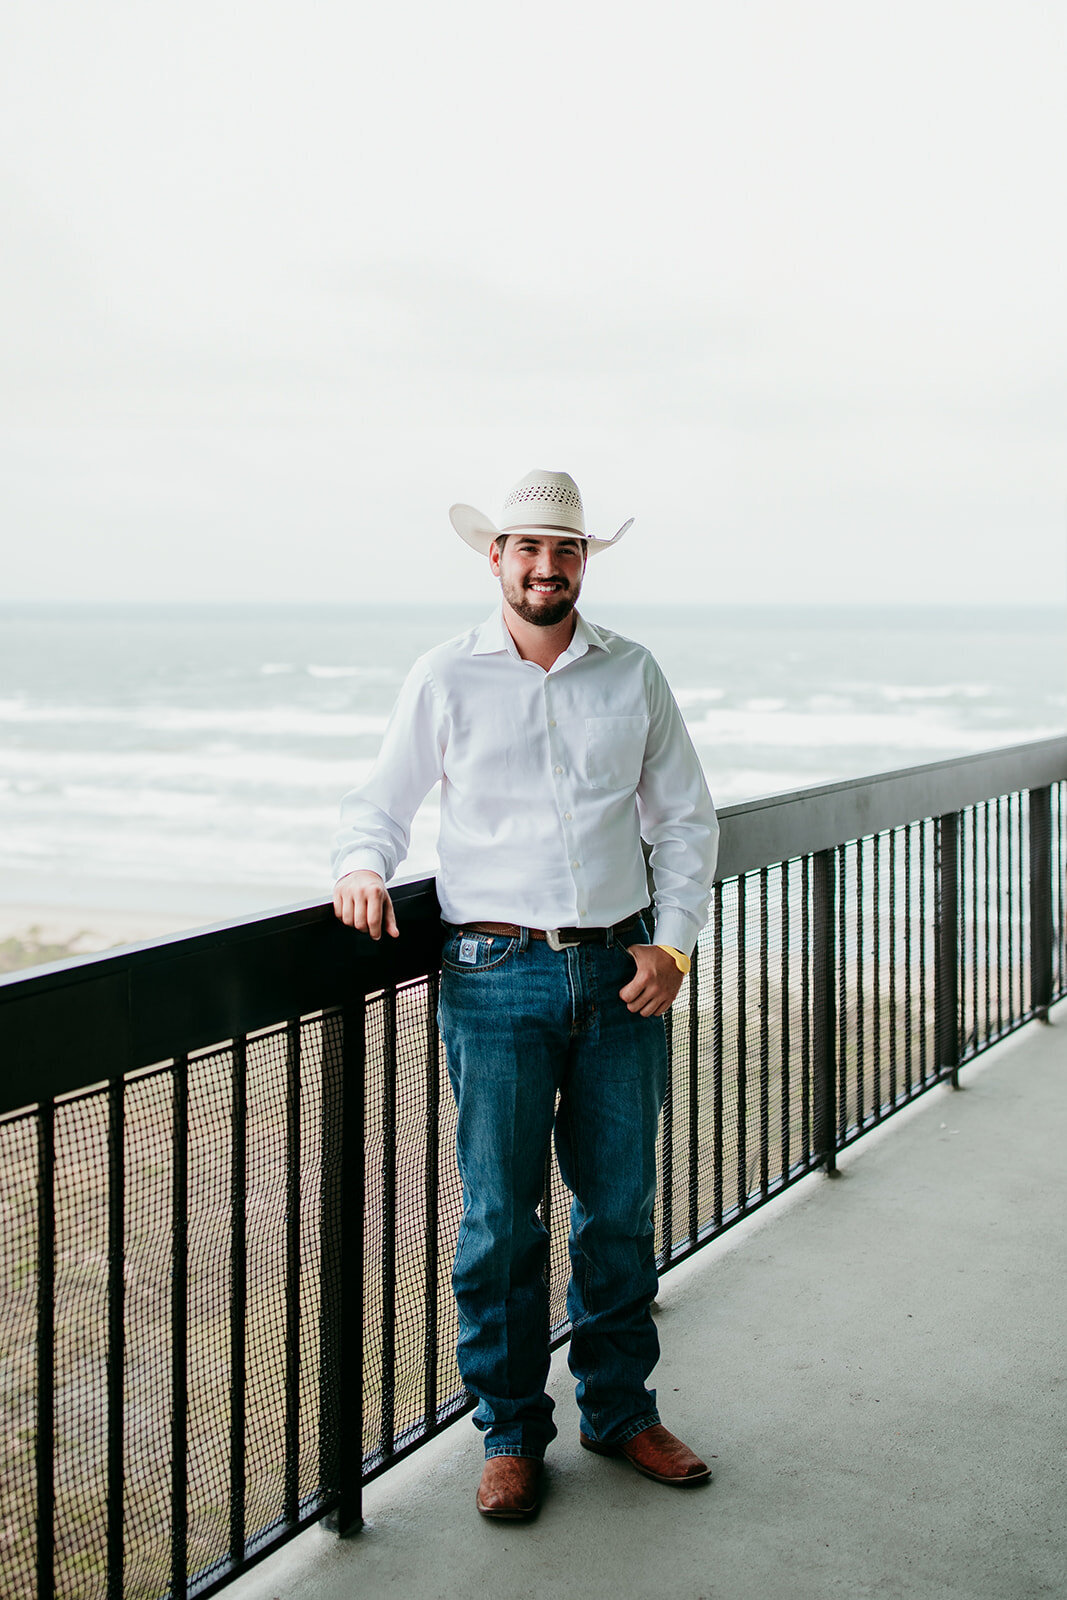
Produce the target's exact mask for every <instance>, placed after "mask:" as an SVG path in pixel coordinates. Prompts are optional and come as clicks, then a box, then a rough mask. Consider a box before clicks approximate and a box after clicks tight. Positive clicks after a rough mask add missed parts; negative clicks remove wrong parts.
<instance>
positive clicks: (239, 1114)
mask: <svg viewBox="0 0 1067 1600" xmlns="http://www.w3.org/2000/svg"><path fill="white" fill-rule="evenodd" d="M231 1063H232V1065H231V1077H230V1560H231V1561H232V1562H233V1563H234V1565H239V1564H240V1563H241V1562H242V1561H243V1560H244V1555H245V1381H246V1373H245V1320H246V1315H247V1302H248V1248H247V1213H246V1207H245V1193H246V1189H245V1185H246V1173H245V1164H246V1154H247V1137H248V1049H247V1044H246V1041H245V1039H244V1038H237V1039H235V1040H234V1041H233V1047H232V1056H231Z"/></svg>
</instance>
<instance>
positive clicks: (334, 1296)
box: [319, 994, 367, 1538]
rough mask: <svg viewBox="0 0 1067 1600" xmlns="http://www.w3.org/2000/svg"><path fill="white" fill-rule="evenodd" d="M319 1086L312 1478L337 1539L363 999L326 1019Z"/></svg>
mask: <svg viewBox="0 0 1067 1600" xmlns="http://www.w3.org/2000/svg"><path fill="white" fill-rule="evenodd" d="M326 1030H327V1035H326V1037H327V1045H328V1048H326V1049H324V1051H323V1083H322V1202H321V1204H322V1210H321V1218H320V1257H321V1261H322V1283H323V1293H322V1302H321V1312H320V1316H321V1324H320V1332H319V1351H320V1355H319V1363H320V1366H319V1370H320V1394H319V1477H320V1481H321V1482H322V1484H323V1486H324V1487H325V1488H326V1489H327V1491H328V1492H329V1494H330V1496H331V1498H334V1497H336V1505H335V1509H333V1510H332V1511H330V1512H329V1513H328V1514H327V1515H326V1516H325V1517H324V1518H323V1521H324V1523H325V1525H326V1527H328V1528H329V1529H331V1531H332V1532H334V1533H337V1534H339V1535H340V1536H341V1537H342V1538H343V1537H346V1536H347V1535H349V1534H352V1533H357V1532H358V1531H359V1529H360V1528H361V1527H362V1526H363V1283H364V1276H365V1267H364V1259H363V1233H364V1227H363V1223H364V1214H365V1210H366V1196H365V1172H364V1121H365V1107H366V1038H367V1021H366V1000H365V998H364V996H363V995H362V994H359V995H353V996H352V997H351V998H350V999H349V1001H348V1002H347V1004H346V1005H345V1006H344V1008H343V1010H342V1011H341V1012H339V1013H337V1014H335V1015H333V1016H331V1017H328V1018H327V1019H326Z"/></svg>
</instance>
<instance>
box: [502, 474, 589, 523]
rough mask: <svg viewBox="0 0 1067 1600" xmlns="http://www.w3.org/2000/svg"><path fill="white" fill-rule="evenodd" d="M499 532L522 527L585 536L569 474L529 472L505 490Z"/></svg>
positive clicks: (575, 487) (578, 500)
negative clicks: (562, 530) (570, 531)
mask: <svg viewBox="0 0 1067 1600" xmlns="http://www.w3.org/2000/svg"><path fill="white" fill-rule="evenodd" d="M501 523H502V531H504V530H506V529H508V528H521V527H541V526H550V527H559V526H560V525H562V526H564V527H566V528H570V529H573V530H574V532H575V533H580V534H583V535H584V533H585V515H584V512H583V509H582V496H581V494H580V492H579V489H578V485H577V484H576V483H575V481H574V479H573V478H572V477H571V475H570V473H569V472H528V473H527V474H526V476H525V478H520V479H519V481H518V483H516V484H514V485H513V486H512V488H511V489H509V490H508V493H507V496H506V498H505V500H504V511H503V515H502V517H501Z"/></svg>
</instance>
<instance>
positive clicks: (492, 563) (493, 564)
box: [489, 539, 500, 578]
mask: <svg viewBox="0 0 1067 1600" xmlns="http://www.w3.org/2000/svg"><path fill="white" fill-rule="evenodd" d="M489 570H490V572H491V573H492V574H493V577H494V578H499V576H500V551H499V549H498V548H497V543H496V540H495V539H494V540H493V543H492V544H491V545H490V546H489Z"/></svg>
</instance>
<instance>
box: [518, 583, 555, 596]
mask: <svg viewBox="0 0 1067 1600" xmlns="http://www.w3.org/2000/svg"><path fill="white" fill-rule="evenodd" d="M526 587H527V588H528V589H532V590H533V591H534V593H535V594H555V592H556V590H557V589H562V588H563V584H562V583H555V582H548V583H528V584H527V585H526Z"/></svg>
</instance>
